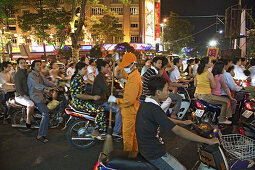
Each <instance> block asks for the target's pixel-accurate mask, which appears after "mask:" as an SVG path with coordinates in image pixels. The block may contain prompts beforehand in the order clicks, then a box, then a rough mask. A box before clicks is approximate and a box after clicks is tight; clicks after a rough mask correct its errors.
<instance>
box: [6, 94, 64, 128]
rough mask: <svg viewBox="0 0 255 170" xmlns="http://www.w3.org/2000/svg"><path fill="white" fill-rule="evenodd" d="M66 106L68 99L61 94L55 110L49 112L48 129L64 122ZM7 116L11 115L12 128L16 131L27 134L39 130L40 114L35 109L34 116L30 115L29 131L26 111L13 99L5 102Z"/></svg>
mask: <svg viewBox="0 0 255 170" xmlns="http://www.w3.org/2000/svg"><path fill="white" fill-rule="evenodd" d="M67 104H68V98H67V96H66V95H65V93H62V94H61V96H60V98H59V104H58V106H57V107H56V108H54V109H53V110H50V111H49V127H50V128H57V127H59V126H60V125H61V124H62V123H64V122H65V119H64V118H65V117H64V116H65V112H64V109H65V108H66V106H67ZM7 106H8V114H9V115H11V123H12V127H14V128H17V130H18V131H21V132H28V131H31V129H39V127H40V122H41V118H42V115H41V112H40V111H39V110H38V109H37V108H35V110H34V114H33V115H31V129H28V128H26V118H27V111H26V106H24V105H20V104H19V103H17V102H16V101H15V99H12V100H9V101H8V102H7Z"/></svg>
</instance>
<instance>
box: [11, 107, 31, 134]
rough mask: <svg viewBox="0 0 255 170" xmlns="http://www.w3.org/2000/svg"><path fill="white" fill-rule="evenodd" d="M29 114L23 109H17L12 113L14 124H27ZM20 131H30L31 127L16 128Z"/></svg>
mask: <svg viewBox="0 0 255 170" xmlns="http://www.w3.org/2000/svg"><path fill="white" fill-rule="evenodd" d="M26 119H27V115H26V114H23V113H22V110H17V111H15V112H14V113H13V115H12V119H11V121H12V124H18V125H24V126H26ZM16 129H17V130H18V131H20V132H30V131H32V130H31V129H28V128H26V127H25V128H16Z"/></svg>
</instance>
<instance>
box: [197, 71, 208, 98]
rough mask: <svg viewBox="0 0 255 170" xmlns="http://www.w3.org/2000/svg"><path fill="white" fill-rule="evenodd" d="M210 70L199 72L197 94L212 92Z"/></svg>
mask: <svg viewBox="0 0 255 170" xmlns="http://www.w3.org/2000/svg"><path fill="white" fill-rule="evenodd" d="M208 73H209V72H208V71H206V72H204V73H202V74H200V75H199V74H197V75H196V79H197V87H196V92H195V93H197V94H211V85H210V80H209V79H208V77H207V75H208Z"/></svg>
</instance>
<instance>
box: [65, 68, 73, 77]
mask: <svg viewBox="0 0 255 170" xmlns="http://www.w3.org/2000/svg"><path fill="white" fill-rule="evenodd" d="M74 72H75V68H72V67H69V68H68V69H67V70H66V75H68V76H72V75H73V74H74Z"/></svg>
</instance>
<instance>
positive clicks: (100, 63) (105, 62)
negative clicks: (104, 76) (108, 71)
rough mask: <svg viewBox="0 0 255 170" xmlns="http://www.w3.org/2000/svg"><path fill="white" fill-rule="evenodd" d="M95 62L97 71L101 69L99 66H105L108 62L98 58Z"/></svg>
mask: <svg viewBox="0 0 255 170" xmlns="http://www.w3.org/2000/svg"><path fill="white" fill-rule="evenodd" d="M96 64H97V69H98V71H101V67H105V66H106V65H107V64H109V62H107V61H105V60H102V59H98V60H97V62H96Z"/></svg>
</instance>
